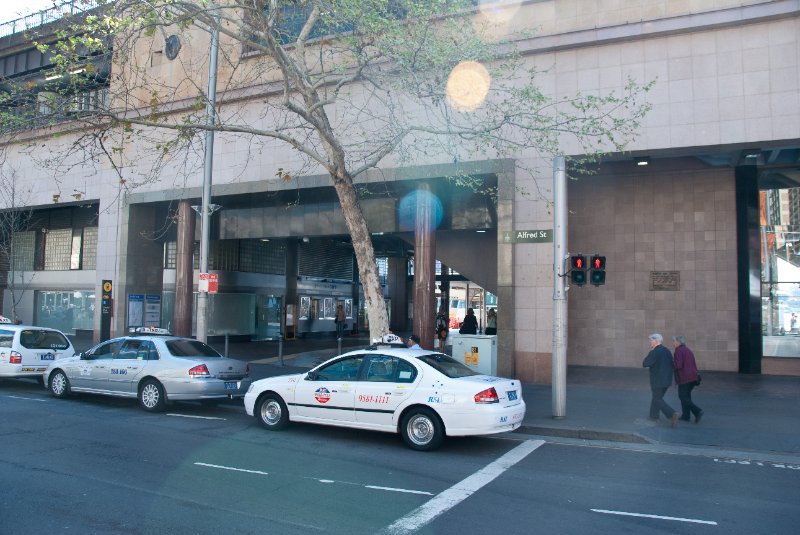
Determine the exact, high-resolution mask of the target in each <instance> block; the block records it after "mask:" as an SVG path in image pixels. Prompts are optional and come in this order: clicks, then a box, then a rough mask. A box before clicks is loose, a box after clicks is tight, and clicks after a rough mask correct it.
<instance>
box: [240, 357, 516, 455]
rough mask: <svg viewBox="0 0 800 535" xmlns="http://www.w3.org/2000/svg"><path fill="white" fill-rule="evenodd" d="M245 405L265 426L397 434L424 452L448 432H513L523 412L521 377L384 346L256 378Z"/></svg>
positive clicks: (453, 434)
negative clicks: (297, 425) (299, 424)
mask: <svg viewBox="0 0 800 535" xmlns="http://www.w3.org/2000/svg"><path fill="white" fill-rule="evenodd" d="M244 405H245V410H246V411H247V414H249V415H251V416H254V417H255V418H256V419H257V420H258V421H259V422H260V423H261V424H262V425H263V426H264V427H266V428H267V429H273V430H277V429H282V428H284V427H286V425H287V424H288V422H290V421H293V422H309V423H317V424H324V425H334V426H341V427H353V428H358V429H370V430H375V431H387V432H392V433H398V432H399V433H400V434H401V435H402V436H403V439H404V440H405V442H406V444H407V445H408V446H409V447H411V448H413V449H416V450H423V451H427V450H433V449H435V448H437V447H438V446H439V445H441V443H442V441H443V440H444V437H445V435H447V436H465V435H489V434H493V433H503V432H506V431H512V430H514V429H517V428H518V427H519V426H520V424H521V423H522V419H523V418H524V417H525V402H524V401H523V399H522V385H521V384H520V382H519V381H517V380H514V379H502V378H499V377H492V376H487V375H480V374H479V373H478V372H476V371H474V370H472V369H471V368H469V367H467V366H465V365H464V364H461V363H460V362H458V361H456V360H454V359H453V358H451V357H450V356H448V355H445V354H443V353H438V352H434V351H426V350H419V349H399V348H393V347H386V346H379V345H376V346H372V347H370V348H368V349H364V350H359V351H352V352H349V353H345V354H344V355H341V356H338V357H334V358H332V359H330V360H328V361H327V362H324V363H322V364H320V365H319V366H317V367H316V368H314V369H312V370H311V371H309V372H306V373H300V374H294V375H283V376H279V377H270V378H266V379H261V380H259V381H255V382H253V384H252V385H251V386H250V389H249V390H248V392H247V394H246V395H245V397H244Z"/></svg>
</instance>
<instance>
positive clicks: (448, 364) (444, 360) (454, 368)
mask: <svg viewBox="0 0 800 535" xmlns="http://www.w3.org/2000/svg"><path fill="white" fill-rule="evenodd" d="M417 358H418V359H419V360H421V361H422V362H424V363H425V364H427V365H428V366H430V367H431V368H433V369H434V370H436V371H438V372H441V373H443V374H444V375H446V376H447V377H450V378H451V379H458V378H459V377H469V376H470V375H481V374H480V373H478V372H476V371H475V370H473V369H472V368H468V367H467V366H465V365H463V364H461V363H460V362H458V361H457V360H455V359H454V358H452V357H450V356H449V355H445V354H443V353H430V354H428V355H422V356H421V357H417Z"/></svg>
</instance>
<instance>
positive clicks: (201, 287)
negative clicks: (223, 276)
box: [197, 273, 219, 294]
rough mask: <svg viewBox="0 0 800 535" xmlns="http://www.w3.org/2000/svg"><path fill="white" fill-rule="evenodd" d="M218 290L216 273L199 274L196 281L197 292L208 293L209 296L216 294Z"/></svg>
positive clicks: (217, 275)
mask: <svg viewBox="0 0 800 535" xmlns="http://www.w3.org/2000/svg"><path fill="white" fill-rule="evenodd" d="M218 288H219V274H217V273H201V274H200V278H199V279H198V281H197V291H198V292H208V293H210V294H215V293H217V289H218Z"/></svg>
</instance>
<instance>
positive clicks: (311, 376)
mask: <svg viewBox="0 0 800 535" xmlns="http://www.w3.org/2000/svg"><path fill="white" fill-rule="evenodd" d="M316 380H317V372H308V373H307V374H306V381H316Z"/></svg>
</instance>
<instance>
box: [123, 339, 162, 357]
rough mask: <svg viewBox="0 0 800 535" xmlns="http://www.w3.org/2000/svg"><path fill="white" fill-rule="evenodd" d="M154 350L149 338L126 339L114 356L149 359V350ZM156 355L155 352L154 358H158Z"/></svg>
mask: <svg viewBox="0 0 800 535" xmlns="http://www.w3.org/2000/svg"><path fill="white" fill-rule="evenodd" d="M154 350H155V349H154V348H153V343H152V342H150V341H149V340H127V341H126V342H125V343H124V344H123V345H122V349H120V350H119V353H117V356H116V357H115V358H117V359H126V360H151V358H150V357H151V352H152V351H154ZM157 355H158V354H157V353H156V358H158V356H157ZM152 360H155V359H152Z"/></svg>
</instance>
